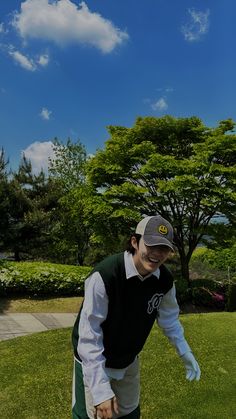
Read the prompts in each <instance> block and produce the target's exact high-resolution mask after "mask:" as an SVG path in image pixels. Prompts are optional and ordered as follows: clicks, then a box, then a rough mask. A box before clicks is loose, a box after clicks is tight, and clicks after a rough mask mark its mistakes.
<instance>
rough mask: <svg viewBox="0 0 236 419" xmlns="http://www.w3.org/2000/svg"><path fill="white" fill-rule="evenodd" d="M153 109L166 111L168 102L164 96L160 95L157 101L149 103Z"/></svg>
mask: <svg viewBox="0 0 236 419" xmlns="http://www.w3.org/2000/svg"><path fill="white" fill-rule="evenodd" d="M151 107H152V109H153V110H154V111H166V109H168V104H167V102H166V100H165V98H164V97H161V98H160V99H159V100H157V102H155V103H153V104H152V105H151Z"/></svg>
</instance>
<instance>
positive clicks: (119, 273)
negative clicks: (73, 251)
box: [72, 215, 200, 419]
mask: <svg viewBox="0 0 236 419" xmlns="http://www.w3.org/2000/svg"><path fill="white" fill-rule="evenodd" d="M173 251H174V247H173V228H172V226H171V224H170V223H169V222H168V221H167V220H165V219H164V218H162V217H161V216H159V215H157V216H151V217H145V218H143V219H142V220H141V221H140V222H139V223H138V225H137V228H136V231H135V234H133V235H132V236H131V239H130V242H129V246H128V248H127V251H125V252H123V253H119V254H115V255H113V256H109V257H108V258H106V259H105V260H104V261H102V262H101V263H100V264H98V266H97V267H96V268H95V269H94V270H93V272H92V273H91V275H90V276H89V277H88V279H87V280H86V282H85V298H84V302H83V305H82V309H81V310H80V313H79V315H78V317H77V320H76V322H75V326H74V329H73V346H74V353H75V366H74V377H73V402H72V403H73V408H72V412H73V419H88V418H89V419H94V418H99V419H110V418H113V419H114V418H123V419H139V418H140V409H139V392H140V384H139V360H138V354H139V352H140V351H141V350H142V348H143V345H144V343H145V341H146V339H147V337H148V335H149V333H150V331H151V328H152V326H153V323H154V322H155V319H156V320H157V323H158V325H159V326H160V328H161V329H162V330H163V332H164V334H165V335H166V336H167V337H168V338H169V340H170V342H171V343H172V344H173V345H174V346H175V348H176V351H177V353H178V355H179V356H180V358H181V360H182V361H183V363H184V365H185V367H186V378H187V379H188V380H190V381H192V380H194V379H196V380H199V379H200V368H199V366H198V363H197V361H196V360H195V358H194V356H193V354H192V352H191V349H190V347H189V345H188V343H187V342H186V340H185V338H184V333H183V328H182V326H181V324H180V322H179V320H178V316H179V307H178V304H177V301H176V298H175V287H174V283H173V278H172V275H171V273H170V272H169V271H168V270H167V268H166V267H165V265H163V264H164V262H165V261H166V260H167V258H168V257H169V256H170V253H171V252H173Z"/></svg>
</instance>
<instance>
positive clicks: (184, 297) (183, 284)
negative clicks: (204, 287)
mask: <svg viewBox="0 0 236 419" xmlns="http://www.w3.org/2000/svg"><path fill="white" fill-rule="evenodd" d="M175 287H176V298H177V301H178V303H179V304H183V303H187V302H189V301H191V297H192V293H191V289H190V288H189V286H188V282H187V281H186V279H184V278H181V277H179V278H178V277H177V279H176V281H175Z"/></svg>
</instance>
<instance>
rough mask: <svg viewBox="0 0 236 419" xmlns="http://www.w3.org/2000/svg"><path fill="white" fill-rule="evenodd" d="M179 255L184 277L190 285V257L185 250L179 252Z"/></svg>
mask: <svg viewBox="0 0 236 419" xmlns="http://www.w3.org/2000/svg"><path fill="white" fill-rule="evenodd" d="M179 255H180V263H181V274H182V277H183V278H184V279H185V280H186V281H187V283H188V285H189V286H190V279H189V258H188V257H187V256H186V254H185V253H184V252H179Z"/></svg>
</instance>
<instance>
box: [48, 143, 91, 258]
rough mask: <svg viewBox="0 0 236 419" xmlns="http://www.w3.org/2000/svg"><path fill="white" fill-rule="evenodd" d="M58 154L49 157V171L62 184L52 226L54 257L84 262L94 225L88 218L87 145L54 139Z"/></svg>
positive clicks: (51, 176)
mask: <svg viewBox="0 0 236 419" xmlns="http://www.w3.org/2000/svg"><path fill="white" fill-rule="evenodd" d="M53 149H54V154H55V157H54V158H53V159H50V164H49V174H50V178H51V179H54V180H56V181H57V182H58V184H59V185H60V188H61V191H62V194H63V196H62V197H61V198H60V200H59V207H58V209H57V212H56V214H57V222H56V223H55V224H54V226H53V232H52V233H53V237H54V244H55V246H54V257H57V258H59V260H61V261H62V262H67V263H78V264H79V265H83V263H84V258H85V255H86V252H87V250H88V248H89V242H90V236H91V228H90V225H89V223H88V220H87V218H86V213H87V210H86V208H87V200H88V199H89V196H90V194H91V188H90V187H89V186H88V184H87V179H86V165H87V161H88V156H87V153H86V150H85V147H84V146H83V145H82V144H81V143H80V141H77V142H75V143H73V142H72V141H71V140H70V139H68V140H67V142H66V144H63V143H62V142H61V141H59V140H58V139H55V140H54V145H53Z"/></svg>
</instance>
